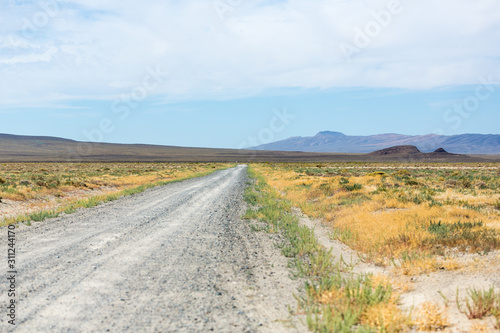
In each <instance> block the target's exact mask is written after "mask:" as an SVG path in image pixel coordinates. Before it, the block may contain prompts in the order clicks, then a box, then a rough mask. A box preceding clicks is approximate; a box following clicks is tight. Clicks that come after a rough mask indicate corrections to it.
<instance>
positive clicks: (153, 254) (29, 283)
mask: <svg viewBox="0 0 500 333" xmlns="http://www.w3.org/2000/svg"><path fill="white" fill-rule="evenodd" d="M245 182H246V166H238V167H236V168H232V169H228V170H223V171H218V172H215V173H214V174H212V175H210V176H207V177H203V178H197V179H191V180H188V181H184V182H181V183H175V184H170V185H166V186H163V187H157V188H153V189H150V190H148V191H146V192H144V193H140V194H137V195H134V196H130V197H126V198H123V199H120V200H118V201H115V202H112V203H107V204H104V205H101V206H98V207H94V208H91V209H84V210H80V211H78V212H76V213H75V214H71V215H67V216H64V217H61V218H57V219H52V220H48V221H45V222H42V223H36V224H34V225H33V226H31V227H27V226H22V227H20V228H17V229H16V239H17V245H16V247H17V250H16V251H17V252H16V253H17V258H16V261H17V266H18V276H17V280H16V281H17V291H18V293H17V296H16V297H17V303H18V307H17V311H16V316H17V317H16V325H15V326H12V325H9V324H8V323H7V320H8V317H7V316H6V315H5V312H6V311H5V306H6V304H7V293H6V292H5V288H2V289H3V290H2V295H1V299H2V313H3V315H2V316H1V319H0V320H1V321H0V331H15V332H104V331H111V332H123V331H129V332H177V331H185V332H195V331H211V330H213V331H216V332H253V331H263V332H264V331H265V332H272V331H276V332H284V331H292V332H293V331H298V330H299V331H303V327H299V328H295V327H294V326H293V324H291V323H290V322H289V321H288V318H289V312H288V310H287V309H288V308H287V306H288V305H290V306H291V307H292V308H294V307H295V304H296V303H295V301H294V299H293V297H292V294H293V293H294V292H296V290H297V287H298V286H299V282H297V281H292V280H291V279H289V277H288V275H289V272H288V270H287V268H286V259H285V258H284V257H283V256H281V255H280V253H279V250H277V249H276V248H275V246H274V245H273V240H272V239H270V238H269V237H270V236H268V235H266V234H261V233H256V232H253V231H251V230H250V228H249V226H248V225H247V224H246V223H245V222H244V221H242V220H241V215H242V214H243V212H244V209H245V204H244V202H243V199H242V194H243V190H244V188H245ZM2 231H3V232H4V233H5V235H6V234H7V231H6V228H2ZM275 237H277V236H275ZM4 243H6V242H4ZM4 247H5V249H4ZM2 251H5V252H4V253H6V252H7V250H6V244H2ZM3 285H4V286H5V285H6V283H5V284H3Z"/></svg>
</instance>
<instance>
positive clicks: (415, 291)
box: [294, 208, 500, 332]
mask: <svg viewBox="0 0 500 333" xmlns="http://www.w3.org/2000/svg"><path fill="white" fill-rule="evenodd" d="M294 213H295V214H296V215H298V216H299V217H300V223H301V224H302V225H305V226H307V227H309V228H313V229H314V231H315V235H316V237H317V238H318V240H319V242H320V243H321V244H322V245H323V246H325V247H326V248H331V249H332V253H333V254H334V255H335V256H336V257H337V258H339V259H340V257H342V258H343V259H344V261H346V262H347V263H348V264H353V265H355V266H354V268H353V272H354V273H373V274H383V275H386V276H387V277H388V278H390V279H391V280H393V281H395V282H396V284H397V285H400V286H401V285H403V286H405V289H406V288H408V291H406V292H404V293H403V294H402V295H401V298H400V305H401V307H402V308H404V309H406V310H408V311H410V310H411V309H417V308H418V307H419V306H420V305H421V304H422V303H424V302H436V303H438V304H441V305H442V306H443V308H445V305H447V306H446V310H445V311H446V312H447V314H448V321H449V323H450V326H449V327H448V328H446V329H445V331H447V332H474V331H480V329H481V328H483V329H485V330H484V332H495V329H494V328H493V327H494V326H493V322H494V319H493V318H485V319H483V320H478V319H475V320H469V319H468V318H467V317H466V315H465V314H463V313H461V312H460V311H459V310H458V308H457V304H456V294H457V289H458V290H459V295H460V301H461V306H462V308H464V307H465V302H464V301H463V300H464V298H465V296H467V289H468V288H470V287H473V288H476V289H488V288H490V287H491V286H494V287H495V288H496V290H497V291H498V290H500V251H492V252H489V253H488V254H485V255H479V254H456V255H455V260H456V262H457V264H458V265H459V266H461V267H460V268H458V269H457V270H452V271H448V270H439V271H435V272H432V273H429V274H423V275H417V276H405V275H402V274H401V273H399V272H397V271H396V270H394V269H393V267H380V266H375V265H371V264H368V263H364V262H362V261H361V260H360V258H359V257H358V255H357V253H356V251H353V250H352V249H351V248H349V247H348V246H347V245H345V244H343V243H341V242H339V241H337V240H332V238H331V228H330V227H328V226H327V225H325V224H323V223H322V222H321V221H320V220H312V219H309V218H308V217H307V216H305V215H304V214H302V213H301V211H300V210H299V209H297V208H294ZM443 296H444V297H443ZM445 298H446V299H447V300H445ZM496 331H498V330H496Z"/></svg>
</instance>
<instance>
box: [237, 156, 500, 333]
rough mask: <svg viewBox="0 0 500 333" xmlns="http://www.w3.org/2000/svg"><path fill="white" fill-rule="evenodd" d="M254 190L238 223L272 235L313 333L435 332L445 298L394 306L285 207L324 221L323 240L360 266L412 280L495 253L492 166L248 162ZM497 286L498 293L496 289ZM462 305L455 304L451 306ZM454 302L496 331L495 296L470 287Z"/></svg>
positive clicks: (496, 196)
mask: <svg viewBox="0 0 500 333" xmlns="http://www.w3.org/2000/svg"><path fill="white" fill-rule="evenodd" d="M252 173H253V176H254V177H256V184H255V185H254V186H253V187H252V188H251V189H249V190H248V191H247V194H246V199H247V201H248V202H249V203H250V204H253V205H256V206H255V207H256V208H252V209H250V210H249V211H248V212H247V218H252V219H258V220H261V221H266V222H267V223H268V226H267V227H266V230H267V231H268V232H281V233H283V234H284V235H285V236H286V237H287V239H288V243H287V244H283V245H282V251H283V254H285V255H287V256H289V257H291V258H292V262H293V266H294V268H295V271H296V272H297V274H299V275H301V276H304V277H306V278H307V281H308V282H307V285H306V293H307V296H306V297H305V298H303V299H301V302H300V304H301V306H302V307H303V309H304V311H305V313H306V314H307V316H308V325H309V328H310V329H311V330H313V331H317V332H352V331H358V332H364V331H376V332H379V331H385V332H395V331H400V330H407V329H411V328H414V329H418V330H441V329H444V328H445V327H447V326H449V322H448V319H447V307H448V303H449V301H448V300H447V301H446V302H445V304H444V306H441V305H439V304H437V303H435V302H427V303H423V304H420V305H419V306H418V307H417V308H415V309H413V311H412V312H411V313H405V312H403V311H402V310H400V308H399V307H398V296H399V295H400V293H401V292H402V291H401V290H399V288H397V287H395V286H396V285H397V284H395V283H394V281H391V280H390V279H388V278H386V277H385V276H372V275H369V274H367V275H364V274H360V275H354V274H349V269H348V267H347V266H346V265H343V261H342V260H341V259H340V260H339V258H333V256H332V254H331V253H330V252H329V251H328V249H324V248H322V247H321V246H320V245H319V244H318V243H317V241H316V239H315V237H314V233H313V231H312V230H310V229H309V228H307V227H305V226H300V225H299V224H298V218H297V217H295V216H294V215H293V214H292V213H291V207H292V206H295V207H298V208H300V209H301V211H302V212H303V213H305V214H306V215H308V216H309V217H312V218H318V219H321V220H322V221H324V222H326V223H327V224H328V225H329V226H330V227H331V230H332V238H334V239H336V240H339V241H341V242H342V243H344V244H346V245H348V246H349V247H351V248H352V249H354V250H356V251H357V252H358V253H359V255H360V257H362V258H363V260H364V261H365V262H368V263H372V264H374V265H378V266H383V267H393V270H394V271H395V272H396V274H397V275H401V276H418V275H420V274H427V273H431V272H434V271H438V270H447V271H450V270H456V269H460V268H461V264H460V263H459V262H457V261H456V259H455V258H456V256H457V255H458V254H464V253H476V254H485V253H488V252H490V251H493V250H497V249H499V248H500V208H499V202H500V169H499V168H498V166H497V165H495V164H492V165H487V164H483V165H477V166H476V165H465V166H464V165H458V164H457V165H443V164H438V165H436V164H429V165H423V164H416V165H412V164H404V165H402V164H388V165H381V164H367V163H344V164H339V163H335V164H285V163H282V164H271V163H264V164H254V165H252ZM497 287H498V286H497ZM462 303H463V304H464V305H463V306H462V307H460V304H462ZM456 304H457V306H459V310H460V311H462V313H465V314H466V315H467V317H468V318H484V317H490V318H494V319H495V320H496V327H497V328H498V327H499V324H498V320H499V312H500V310H499V309H500V293H498V292H497V293H495V288H494V287H493V288H492V289H491V290H479V289H478V290H476V289H474V288H471V289H469V292H468V294H467V295H465V297H464V296H459V295H458V291H457V299H456Z"/></svg>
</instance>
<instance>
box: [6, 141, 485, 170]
mask: <svg viewBox="0 0 500 333" xmlns="http://www.w3.org/2000/svg"><path fill="white" fill-rule="evenodd" d="M490 156H493V155H490ZM146 161H147V162H240V163H246V162H252V161H253V162H355V161H356V162H357V161H359V162H377V161H384V162H385V161H387V162H388V161H398V162H419V161H422V162H474V161H475V162H486V161H490V160H489V157H488V159H485V158H484V156H479V155H478V156H475V157H470V156H465V155H457V154H450V153H447V152H446V151H445V150H444V149H438V150H436V151H435V152H432V153H427V154H425V153H422V152H420V151H419V149H418V148H417V147H415V146H412V145H405V146H398V147H391V148H386V149H383V150H379V151H375V152H372V153H370V154H346V153H341V154H339V153H314V152H296V151H262V150H246V149H241V150H237V149H215V148H193V147H176V146H160V145H146V144H116V143H90V142H79V141H74V140H68V139H62V138H54V137H43V136H21V135H10V134H0V162H146Z"/></svg>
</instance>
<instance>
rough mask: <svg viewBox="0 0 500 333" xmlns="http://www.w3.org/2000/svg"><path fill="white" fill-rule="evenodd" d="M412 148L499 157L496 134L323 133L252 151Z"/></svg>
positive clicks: (499, 144)
mask: <svg viewBox="0 0 500 333" xmlns="http://www.w3.org/2000/svg"><path fill="white" fill-rule="evenodd" d="M404 145H411V146H416V147H417V148H418V149H419V150H420V151H422V152H425V153H430V152H433V151H435V150H436V149H438V148H443V149H445V150H446V151H448V152H450V153H455V154H500V135H498V134H460V135H451V136H446V135H437V134H427V135H403V134H396V133H387V134H377V135H368V136H350V135H345V134H343V133H340V132H331V131H322V132H319V133H318V134H316V135H315V136H310V137H301V136H298V137H291V138H289V139H285V140H281V141H277V142H272V143H268V144H264V145H260V146H257V147H253V148H252V149H257V150H279V151H303V152H335V153H370V152H373V151H375V150H380V149H384V148H389V147H394V146H404Z"/></svg>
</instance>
